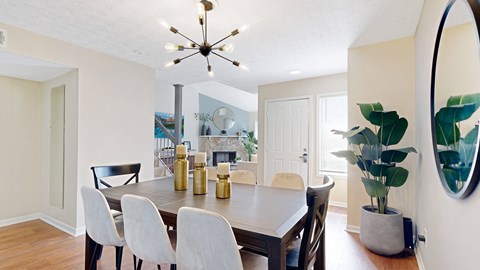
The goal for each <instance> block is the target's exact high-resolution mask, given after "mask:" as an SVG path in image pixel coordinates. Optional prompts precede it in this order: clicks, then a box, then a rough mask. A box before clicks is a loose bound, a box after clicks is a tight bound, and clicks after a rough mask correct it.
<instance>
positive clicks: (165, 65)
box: [163, 59, 181, 68]
mask: <svg viewBox="0 0 480 270" xmlns="http://www.w3.org/2000/svg"><path fill="white" fill-rule="evenodd" d="M180 61H181V60H180V59H175V60H173V61H168V62H165V64H164V65H163V66H164V67H165V68H169V67H172V66H174V65H176V64H178V63H180Z"/></svg>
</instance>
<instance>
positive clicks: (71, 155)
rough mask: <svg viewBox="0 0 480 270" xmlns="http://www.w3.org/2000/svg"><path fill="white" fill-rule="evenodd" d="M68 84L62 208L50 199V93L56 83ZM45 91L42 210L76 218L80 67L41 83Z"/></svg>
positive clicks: (66, 85) (59, 216)
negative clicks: (50, 201)
mask: <svg viewBox="0 0 480 270" xmlns="http://www.w3.org/2000/svg"><path fill="white" fill-rule="evenodd" d="M60 85H65V157H64V163H65V166H64V177H65V179H64V187H63V190H64V199H63V201H64V203H63V208H58V207H54V206H51V205H50V203H49V197H50V196H49V190H50V188H49V184H50V173H49V169H50V164H49V162H50V95H51V90H52V88H54V87H57V86H60ZM42 91H43V108H44V109H43V119H42V120H43V123H42V127H43V132H42V134H43V144H42V145H43V152H42V170H43V173H42V185H41V186H42V189H41V190H42V212H43V213H45V214H46V215H48V216H50V217H53V218H55V219H58V220H75V218H76V208H77V196H72V195H74V194H76V191H77V146H78V136H77V133H78V132H77V131H78V70H75V71H71V72H69V73H67V74H64V75H62V76H59V77H57V78H54V79H51V80H49V81H46V82H44V83H42Z"/></svg>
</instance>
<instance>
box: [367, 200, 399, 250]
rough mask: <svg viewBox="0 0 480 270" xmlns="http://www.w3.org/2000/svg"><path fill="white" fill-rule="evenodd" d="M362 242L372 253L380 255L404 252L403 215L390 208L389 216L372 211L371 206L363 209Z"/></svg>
mask: <svg viewBox="0 0 480 270" xmlns="http://www.w3.org/2000/svg"><path fill="white" fill-rule="evenodd" d="M360 241H362V243H363V244H364V245H365V246H366V247H367V248H368V249H369V250H371V251H373V252H375V253H377V254H380V255H394V254H398V253H400V252H402V251H403V249H404V247H405V243H404V239H403V214H402V212H401V211H400V210H397V209H394V208H390V207H389V208H388V209H387V214H378V213H374V212H372V211H371V206H370V205H365V206H363V207H362V209H361V215H360Z"/></svg>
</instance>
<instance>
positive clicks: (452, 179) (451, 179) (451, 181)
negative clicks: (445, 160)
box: [442, 168, 458, 193]
mask: <svg viewBox="0 0 480 270" xmlns="http://www.w3.org/2000/svg"><path fill="white" fill-rule="evenodd" d="M442 173H443V178H444V179H445V183H447V186H448V187H449V188H450V190H451V191H452V192H453V193H457V192H458V188H457V179H458V174H457V172H456V171H454V170H451V169H448V168H444V169H442Z"/></svg>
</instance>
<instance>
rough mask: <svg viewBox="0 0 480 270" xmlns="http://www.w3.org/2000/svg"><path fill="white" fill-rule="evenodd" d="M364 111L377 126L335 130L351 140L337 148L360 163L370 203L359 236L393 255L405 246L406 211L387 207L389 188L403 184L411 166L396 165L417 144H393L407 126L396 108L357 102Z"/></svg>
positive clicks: (352, 161)
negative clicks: (347, 145) (404, 221)
mask: <svg viewBox="0 0 480 270" xmlns="http://www.w3.org/2000/svg"><path fill="white" fill-rule="evenodd" d="M357 105H358V106H359V107H360V111H361V113H362V115H363V116H364V117H365V119H367V120H368V121H369V122H370V123H371V124H373V125H374V126H375V128H374V130H372V129H370V128H368V127H362V128H360V127H358V126H357V127H353V128H352V129H351V130H349V131H345V132H344V131H338V130H333V132H334V133H335V134H339V135H342V136H343V138H345V139H347V141H348V144H349V149H348V150H343V151H338V152H334V153H333V154H334V155H335V156H337V157H341V158H345V159H347V161H348V162H349V163H350V164H353V165H357V166H358V167H359V168H360V170H361V171H362V173H363V177H362V178H361V180H362V183H363V185H364V186H365V191H366V192H367V195H368V196H370V205H365V206H363V207H362V209H361V224H360V240H361V241H362V243H363V244H364V245H365V246H366V247H367V248H368V249H370V250H372V251H374V252H376V253H379V254H382V255H393V254H397V253H400V252H401V251H402V250H403V248H404V239H403V214H402V212H401V211H400V210H397V209H394V208H390V207H388V194H389V191H390V188H392V187H400V186H402V185H403V184H404V183H405V182H406V180H407V178H408V170H407V169H405V168H402V167H400V166H397V163H400V162H402V161H403V160H404V159H405V158H406V157H407V155H408V154H409V153H412V152H413V153H416V150H415V148H413V147H405V148H397V149H392V148H390V147H391V146H392V145H396V144H398V143H399V142H400V140H401V139H402V138H403V136H404V134H405V131H406V130H407V127H408V121H407V119H405V118H403V117H401V118H400V117H399V116H398V113H397V112H396V111H384V110H383V106H382V104H380V103H378V102H377V103H366V104H357Z"/></svg>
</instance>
